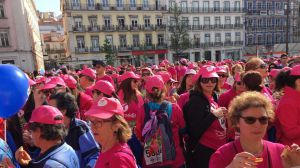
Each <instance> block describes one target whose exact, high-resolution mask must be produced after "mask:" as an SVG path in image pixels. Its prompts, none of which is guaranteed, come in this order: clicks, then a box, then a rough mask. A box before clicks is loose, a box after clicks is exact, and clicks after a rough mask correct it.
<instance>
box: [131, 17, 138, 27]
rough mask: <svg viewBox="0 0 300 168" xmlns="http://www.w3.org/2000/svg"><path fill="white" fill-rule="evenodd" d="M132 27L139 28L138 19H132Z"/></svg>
mask: <svg viewBox="0 0 300 168" xmlns="http://www.w3.org/2000/svg"><path fill="white" fill-rule="evenodd" d="M131 26H132V27H137V26H138V25H137V18H131Z"/></svg>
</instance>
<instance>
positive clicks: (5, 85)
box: [0, 64, 29, 118]
mask: <svg viewBox="0 0 300 168" xmlns="http://www.w3.org/2000/svg"><path fill="white" fill-rule="evenodd" d="M28 89H29V82H28V78H27V77H26V75H25V74H24V72H23V71H21V70H20V69H19V68H17V67H15V66H13V65H8V64H2V65H0V117H2V118H9V117H10V116H12V115H14V114H16V113H17V112H18V111H19V110H20V109H21V108H22V107H23V106H24V104H25V102H26V101H27V99H28V96H29V92H28V91H29V90H28Z"/></svg>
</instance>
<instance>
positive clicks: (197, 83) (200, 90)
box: [194, 76, 220, 93]
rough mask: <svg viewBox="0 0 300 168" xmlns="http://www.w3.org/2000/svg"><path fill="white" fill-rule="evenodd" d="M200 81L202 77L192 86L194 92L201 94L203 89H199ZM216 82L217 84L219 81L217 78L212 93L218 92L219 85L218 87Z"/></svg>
mask: <svg viewBox="0 0 300 168" xmlns="http://www.w3.org/2000/svg"><path fill="white" fill-rule="evenodd" d="M201 79H202V76H200V77H199V78H198V79H197V81H196V83H195V85H194V90H195V91H198V92H201V93H202V92H203V89H202V87H201V85H200V81H201ZM218 82H219V79H218V78H217V83H216V87H215V88H214V91H215V92H219V91H220V87H219V85H218Z"/></svg>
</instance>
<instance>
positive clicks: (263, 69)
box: [255, 61, 268, 79]
mask: <svg viewBox="0 0 300 168" xmlns="http://www.w3.org/2000/svg"><path fill="white" fill-rule="evenodd" d="M255 71H257V72H259V73H260V75H261V76H262V77H263V79H265V78H266V77H267V76H268V65H267V64H266V63H264V62H263V61H261V62H260V64H259V65H257V68H256V70H255Z"/></svg>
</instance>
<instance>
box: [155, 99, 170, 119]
mask: <svg viewBox="0 0 300 168" xmlns="http://www.w3.org/2000/svg"><path fill="white" fill-rule="evenodd" d="M168 105H169V102H167V101H163V102H162V103H161V105H160V107H159V110H158V111H159V112H165V113H167V115H168V118H169V119H171V115H172V111H171V113H170V114H169V113H168V111H167V110H168Z"/></svg>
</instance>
